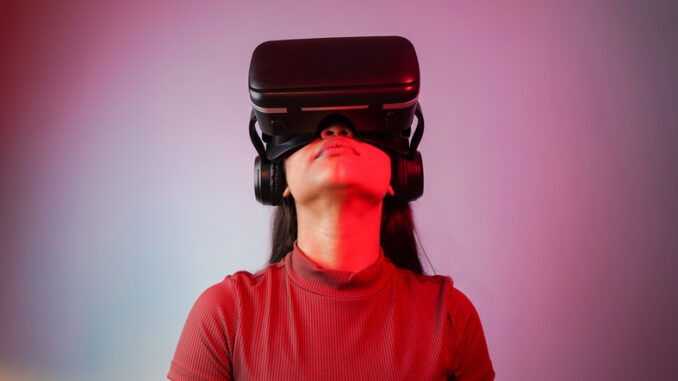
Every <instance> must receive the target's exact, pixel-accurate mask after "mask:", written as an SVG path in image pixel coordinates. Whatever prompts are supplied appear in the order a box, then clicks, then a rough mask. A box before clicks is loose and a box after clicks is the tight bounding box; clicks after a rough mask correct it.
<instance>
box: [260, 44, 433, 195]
mask: <svg viewBox="0 0 678 381" xmlns="http://www.w3.org/2000/svg"><path fill="white" fill-rule="evenodd" d="M249 93H250V99H251V101H252V114H251V117H250V126H249V131H250V138H251V140H252V143H253V144H254V147H255V148H256V150H257V152H258V154H259V156H258V157H257V159H256V161H255V195H256V197H257V200H259V201H260V202H262V203H264V204H270V205H278V204H280V202H281V195H282V191H283V189H284V186H285V184H284V170H283V166H282V165H281V161H282V159H283V158H284V157H286V156H287V155H289V154H291V153H292V152H294V151H295V150H297V149H299V148H301V147H303V146H305V145H306V144H309V143H311V142H312V141H314V140H315V139H316V138H317V137H318V136H319V132H320V131H319V129H320V128H321V127H322V126H323V125H324V124H325V123H326V122H327V121H328V120H337V119H338V120H341V121H344V122H346V123H348V124H350V126H351V127H352V129H353V132H354V135H355V136H356V137H357V138H358V139H360V140H362V141H365V142H367V143H370V144H372V145H374V146H376V147H378V148H380V149H382V150H383V151H385V152H386V153H388V154H390V155H391V157H392V166H393V168H392V176H391V178H392V186H393V188H394V189H395V193H396V197H400V198H401V199H403V200H407V201H410V200H414V199H416V198H418V197H419V196H421V194H422V193H423V170H422V163H421V155H420V154H419V152H418V151H417V147H418V145H419V142H420V140H421V137H422V135H423V131H424V119H423V115H422V112H421V108H420V106H419V103H418V96H419V62H418V60H417V55H416V52H415V50H414V47H413V46H412V44H411V43H410V41H408V40H407V39H405V38H403V37H397V36H386V37H342V38H317V39H301V40H279V41H268V42H264V43H262V44H261V45H259V46H258V47H257V48H256V49H255V50H254V53H253V54H252V61H251V63H250V70H249ZM415 116H416V118H417V126H416V128H415V130H414V132H413V131H412V123H413V121H414V117H415ZM256 124H259V128H260V129H261V137H260V136H259V134H258V132H257V130H256V128H255V125H256Z"/></svg>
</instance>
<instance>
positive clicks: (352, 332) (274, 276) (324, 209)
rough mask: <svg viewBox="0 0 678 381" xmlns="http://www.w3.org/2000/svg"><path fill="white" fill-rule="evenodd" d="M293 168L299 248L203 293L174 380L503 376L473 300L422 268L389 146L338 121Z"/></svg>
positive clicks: (280, 225)
mask: <svg viewBox="0 0 678 381" xmlns="http://www.w3.org/2000/svg"><path fill="white" fill-rule="evenodd" d="M285 175H286V179H287V184H288V187H287V188H286V189H285V191H284V194H283V195H284V197H285V199H284V200H285V201H284V205H283V206H280V207H279V208H280V209H279V211H278V216H277V218H276V221H277V229H276V234H277V237H276V240H277V242H278V243H283V246H284V242H285V241H288V242H294V244H293V246H292V247H291V248H290V249H291V250H290V251H289V253H287V254H286V255H284V256H282V258H281V257H280V256H279V254H277V252H280V251H281V250H280V249H278V250H276V249H275V245H274V250H273V254H272V258H271V259H272V262H273V263H272V264H271V265H269V266H268V267H267V268H265V269H264V270H262V271H260V272H258V273H256V274H249V273H246V272H239V273H236V274H234V275H232V276H229V277H227V278H226V279H225V280H224V281H223V282H221V283H219V284H217V285H215V286H213V287H211V288H210V289H208V290H207V291H205V293H203V295H201V297H200V298H199V299H198V301H197V302H196V304H195V306H194V307H193V309H192V311H191V313H190V315H189V317H188V320H187V322H186V325H185V327H184V331H183V333H182V335H181V339H180V341H179V345H178V347H177V351H176V354H175V357H174V360H173V361H172V365H171V369H170V372H169V375H168V377H169V378H170V379H172V380H231V379H233V380H463V381H467V380H492V379H493V378H494V371H493V368H492V364H491V361H490V358H489V355H488V351H487V346H486V343H485V338H484V336H483V331H482V327H481V324H480V320H479V318H478V315H477V313H476V311H475V309H474V308H473V306H472V304H471V302H470V301H469V300H468V299H467V298H466V297H465V296H464V295H463V294H462V293H461V292H459V291H458V290H457V289H455V288H454V287H453V286H452V281H451V280H450V278H448V277H443V276H426V275H422V274H421V265H420V263H419V259H418V257H417V253H416V243H415V242H414V234H413V225H412V218H411V214H410V210H409V206H408V204H407V203H400V204H398V202H397V201H395V199H393V198H392V197H391V196H392V193H393V190H392V188H391V186H390V177H391V164H390V158H389V155H387V154H386V153H384V152H383V151H381V150H380V149H378V148H376V147H374V146H372V145H370V144H367V143H365V142H362V141H360V140H357V139H355V138H354V137H353V130H352V128H351V126H349V125H347V124H343V123H342V124H339V123H332V124H331V125H328V126H326V127H324V128H322V130H321V131H320V134H319V137H318V139H316V140H315V141H313V142H312V143H310V144H308V145H306V146H304V147H303V148H301V149H299V150H298V151H296V152H294V153H293V154H292V155H290V156H289V157H288V158H287V159H285ZM295 228H296V229H295ZM295 230H296V233H297V234H296V240H294V238H295V237H293V233H294V231H295ZM389 237H390V238H389ZM384 239H394V240H396V241H400V242H402V241H405V242H406V245H405V246H403V247H399V246H397V245H396V246H393V245H389V242H383V240H384ZM408 241H409V242H408ZM386 247H389V248H388V249H387V248H386ZM391 256H393V258H394V259H395V260H397V261H399V262H401V263H404V264H406V266H407V267H410V269H405V268H399V267H397V266H396V265H394V264H393V262H394V260H391V259H389V257H391Z"/></svg>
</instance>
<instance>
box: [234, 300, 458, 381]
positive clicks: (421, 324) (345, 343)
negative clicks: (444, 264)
mask: <svg viewBox="0 0 678 381" xmlns="http://www.w3.org/2000/svg"><path fill="white" fill-rule="evenodd" d="M269 295H270V294H269ZM278 295H279V297H276V298H268V299H266V300H251V301H250V302H248V303H244V304H243V306H242V308H241V310H240V314H239V321H238V326H239V327H238V330H237V334H236V340H235V342H234V348H233V349H234V351H233V357H232V361H233V371H234V375H236V379H239V380H241V379H251V380H269V379H276V380H286V379H289V380H298V379H318V380H319V379H331V380H349V379H350V380H360V379H365V380H367V379H369V380H380V379H384V380H386V379H388V380H397V379H421V380H427V379H430V380H434V379H444V378H445V374H446V373H447V372H448V369H449V349H450V348H449V340H447V337H448V336H449V333H448V332H447V331H448V328H447V324H446V318H445V311H444V308H443V306H441V305H440V303H439V302H438V301H437V299H436V298H435V297H427V296H426V295H418V297H417V298H415V299H414V300H413V299H412V298H411V297H410V296H409V295H403V293H402V292H398V291H397V290H394V289H391V288H388V289H385V290H382V291H380V292H379V293H375V294H374V295H370V296H363V297H359V298H358V297H356V298H341V297H328V296H324V295H318V294H314V293H311V292H308V291H307V290H303V289H296V288H293V287H286V288H285V289H284V290H282V292H280V293H278Z"/></svg>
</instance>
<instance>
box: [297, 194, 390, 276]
mask: <svg viewBox="0 0 678 381" xmlns="http://www.w3.org/2000/svg"><path fill="white" fill-rule="evenodd" d="M381 207H382V202H381V201H379V202H378V203H373V204H370V203H368V204H366V203H365V202H361V203H360V205H357V204H356V203H355V202H354V203H353V204H347V203H337V202H331V203H320V204H318V203H316V204H312V205H302V206H300V205H297V224H298V225H297V229H298V230H297V245H298V246H299V248H300V249H301V251H303V252H304V253H305V254H306V255H307V256H308V257H309V258H311V260H313V261H314V262H315V263H317V264H318V265H320V266H321V267H323V268H326V269H332V270H342V271H351V272H358V271H360V270H362V269H364V268H366V267H367V266H369V265H371V264H373V263H374V262H376V261H377V259H378V258H379V251H380V250H381V249H380V246H379V234H380V231H379V230H380V226H381Z"/></svg>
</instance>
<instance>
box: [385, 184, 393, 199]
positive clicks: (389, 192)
mask: <svg viewBox="0 0 678 381" xmlns="http://www.w3.org/2000/svg"><path fill="white" fill-rule="evenodd" d="M386 193H388V194H389V195H391V196H395V192H394V191H393V187H392V186H391V184H389V185H388V190H387V191H386Z"/></svg>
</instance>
